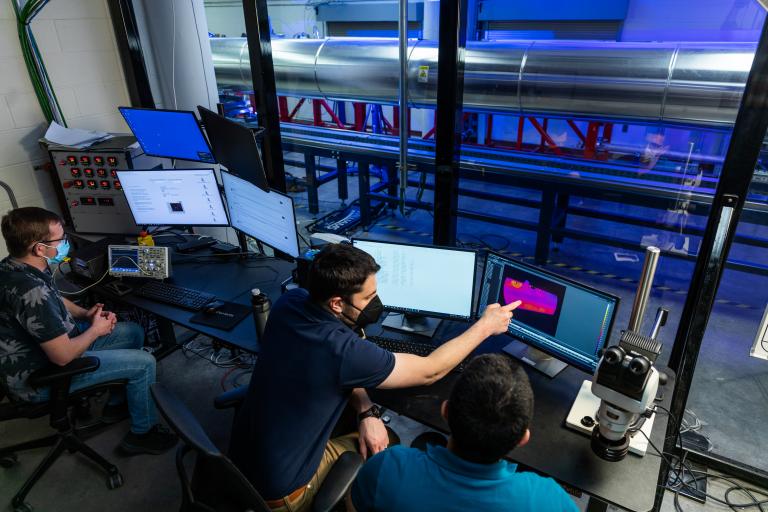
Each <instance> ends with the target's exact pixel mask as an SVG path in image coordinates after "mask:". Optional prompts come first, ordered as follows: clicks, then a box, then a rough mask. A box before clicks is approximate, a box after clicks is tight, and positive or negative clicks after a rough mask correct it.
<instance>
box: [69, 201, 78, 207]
mask: <svg viewBox="0 0 768 512" xmlns="http://www.w3.org/2000/svg"><path fill="white" fill-rule="evenodd" d="M69 204H70V206H72V208H74V207H75V206H77V205H79V204H80V202H79V201H72V202H70V203H69Z"/></svg>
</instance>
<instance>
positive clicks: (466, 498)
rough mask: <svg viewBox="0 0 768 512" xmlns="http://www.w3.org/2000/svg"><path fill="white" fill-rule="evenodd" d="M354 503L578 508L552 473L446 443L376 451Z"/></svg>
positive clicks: (407, 508)
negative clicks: (468, 453) (471, 455)
mask: <svg viewBox="0 0 768 512" xmlns="http://www.w3.org/2000/svg"><path fill="white" fill-rule="evenodd" d="M352 503H353V505H354V506H355V509H356V510H357V512H367V511H374V510H380V511H388V510H397V511H398V512H423V511H425V510H440V511H441V512H445V511H452V510H455V511H466V510H482V511H484V512H494V511H504V512H509V511H512V510H513V511H515V512H555V511H565V512H578V508H577V507H576V504H575V503H574V501H573V500H572V499H571V498H570V497H569V496H568V494H566V492H565V491H564V490H563V489H562V488H561V487H560V486H559V485H558V484H557V483H556V482H555V481H554V480H552V479H551V478H544V477H542V476H539V475H537V474H535V473H529V472H518V471H517V465H516V464H512V463H510V462H507V461H505V460H502V461H499V462H496V463H494V464H476V463H473V462H469V461H466V460H464V459H462V458H460V457H459V456H458V455H455V454H454V453H452V452H451V451H449V450H448V449H446V448H443V447H442V446H429V447H428V448H427V451H426V453H425V452H422V451H420V450H416V449H415V448H405V447H402V446H395V447H392V448H390V449H388V450H384V451H383V452H381V453H378V454H376V455H375V456H374V457H372V458H371V459H370V460H369V461H368V462H366V463H365V465H364V466H363V468H362V469H361V470H360V474H359V475H358V476H357V480H356V481H355V483H354V484H353V485H352Z"/></svg>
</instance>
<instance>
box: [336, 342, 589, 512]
mask: <svg viewBox="0 0 768 512" xmlns="http://www.w3.org/2000/svg"><path fill="white" fill-rule="evenodd" d="M441 412H442V415H443V417H444V418H445V419H446V420H447V421H448V425H449V427H450V429H451V437H450V438H449V439H448V446H447V447H443V446H431V445H430V446H428V447H427V451H426V452H423V451H421V450H417V449H415V448H404V447H400V446H396V447H393V448H391V449H389V450H387V451H385V452H382V453H379V454H377V455H376V456H375V457H373V458H371V459H370V460H369V461H368V462H367V463H366V464H365V465H364V466H363V469H362V470H361V471H360V473H359V474H358V476H357V480H356V481H355V483H354V484H353V486H352V491H351V493H350V499H349V500H348V501H347V508H348V509H349V510H356V511H357V512H368V511H388V510H397V511H398V512H422V511H424V510H440V511H452V510H455V511H465V510H482V511H484V512H494V511H504V512H506V511H510V510H514V511H515V512H556V511H565V512H577V511H578V508H576V504H575V503H574V502H573V500H571V499H570V498H569V497H568V495H567V494H566V493H565V491H563V489H562V488H561V487H560V486H559V485H557V484H556V483H555V481H554V480H552V479H551V478H544V477H541V476H539V475H537V474H535V473H523V472H518V471H517V466H516V465H515V464H512V463H509V462H507V461H505V460H504V459H503V457H504V455H506V454H507V452H509V451H510V450H511V449H513V448H515V447H517V446H522V445H524V444H525V443H527V442H528V440H529V438H530V436H531V432H530V430H528V425H529V424H530V422H531V417H532V415H533V391H532V390H531V385H530V383H529V382H528V376H527V375H526V374H525V371H523V369H522V368H520V366H519V365H518V364H517V363H516V362H515V361H513V360H512V359H511V358H509V357H507V356H504V355H501V354H486V355H483V356H480V357H476V358H475V359H473V360H472V361H471V362H470V363H469V365H468V366H467V368H466V369H465V370H464V372H463V373H462V375H461V377H459V379H458V380H457V382H456V385H455V386H454V388H453V390H452V391H451V396H450V398H449V400H448V401H446V402H443V405H442V410H441Z"/></svg>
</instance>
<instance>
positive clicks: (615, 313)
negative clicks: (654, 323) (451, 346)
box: [475, 251, 621, 374]
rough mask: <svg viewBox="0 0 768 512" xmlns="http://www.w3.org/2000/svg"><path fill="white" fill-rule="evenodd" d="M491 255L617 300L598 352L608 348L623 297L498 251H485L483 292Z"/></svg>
mask: <svg viewBox="0 0 768 512" xmlns="http://www.w3.org/2000/svg"><path fill="white" fill-rule="evenodd" d="M489 255H494V256H497V257H499V258H502V259H505V260H508V261H511V262H513V263H515V264H519V265H521V266H522V267H525V268H528V269H532V270H535V271H537V272H542V273H544V274H547V275H549V276H552V277H556V278H557V279H560V280H562V281H564V282H565V283H567V284H570V285H572V286H577V287H579V288H583V289H586V290H587V291H589V292H592V293H595V294H597V295H601V296H603V297H605V298H607V299H613V300H615V301H616V305H615V306H614V308H613V315H611V320H610V322H609V323H608V329H607V331H606V336H605V341H604V342H603V346H602V347H600V348H598V350H602V349H604V348H605V347H606V346H608V341H609V339H610V337H611V332H612V331H613V324H614V323H615V322H616V316H617V315H618V311H619V304H621V297H619V296H618V295H614V294H612V293H608V292H604V291H603V290H599V289H597V288H595V287H594V286H589V285H587V284H584V283H581V282H579V281H576V280H575V279H571V278H569V277H565V276H561V275H560V274H556V273H555V272H552V271H551V270H547V269H544V268H541V267H539V266H537V265H532V264H530V263H526V262H524V261H522V260H519V259H517V258H512V257H510V256H507V255H505V254H501V253H499V252H496V251H485V260H484V261H483V277H482V279H481V280H480V290H482V286H483V283H485V276H486V274H487V273H488V256H489ZM480 302H481V300H480V296H479V295H478V297H477V309H476V312H475V318H479V317H480V316H481V315H482V312H481V311H480ZM504 334H505V335H507V336H509V337H510V338H513V339H515V340H516V341H519V342H521V343H525V344H526V345H528V346H529V347H533V348H535V349H536V350H541V351H542V352H545V353H546V354H549V355H550V356H552V357H554V358H555V359H558V360H560V361H563V362H564V363H568V364H569V365H570V366H573V367H575V368H578V369H579V370H582V371H584V372H587V373H590V374H593V373H594V372H595V368H592V367H587V366H584V365H583V364H581V363H580V362H578V361H571V360H568V361H565V360H564V358H563V357H562V354H555V353H554V351H552V350H548V349H547V348H546V347H542V346H539V345H533V344H531V343H528V342H527V341H525V340H522V339H520V338H519V337H517V336H515V335H514V334H512V333H510V332H509V329H507V330H506V331H505V332H504ZM595 355H597V354H595ZM597 360H598V361H599V360H600V358H599V357H598V358H597Z"/></svg>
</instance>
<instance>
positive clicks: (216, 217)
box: [117, 169, 229, 226]
mask: <svg viewBox="0 0 768 512" xmlns="http://www.w3.org/2000/svg"><path fill="white" fill-rule="evenodd" d="M117 176H118V178H119V179H120V184H121V185H122V187H123V192H125V199H126V200H127V202H128V207H129V208H130V209H131V213H132V214H133V219H134V221H135V222H136V225H138V226H228V225H229V221H228V220H227V214H226V212H225V210H224V204H223V202H222V200H221V193H220V192H219V185H218V184H217V183H216V175H215V174H214V172H213V169H174V170H155V169H153V170H148V171H138V170H132V171H117Z"/></svg>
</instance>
